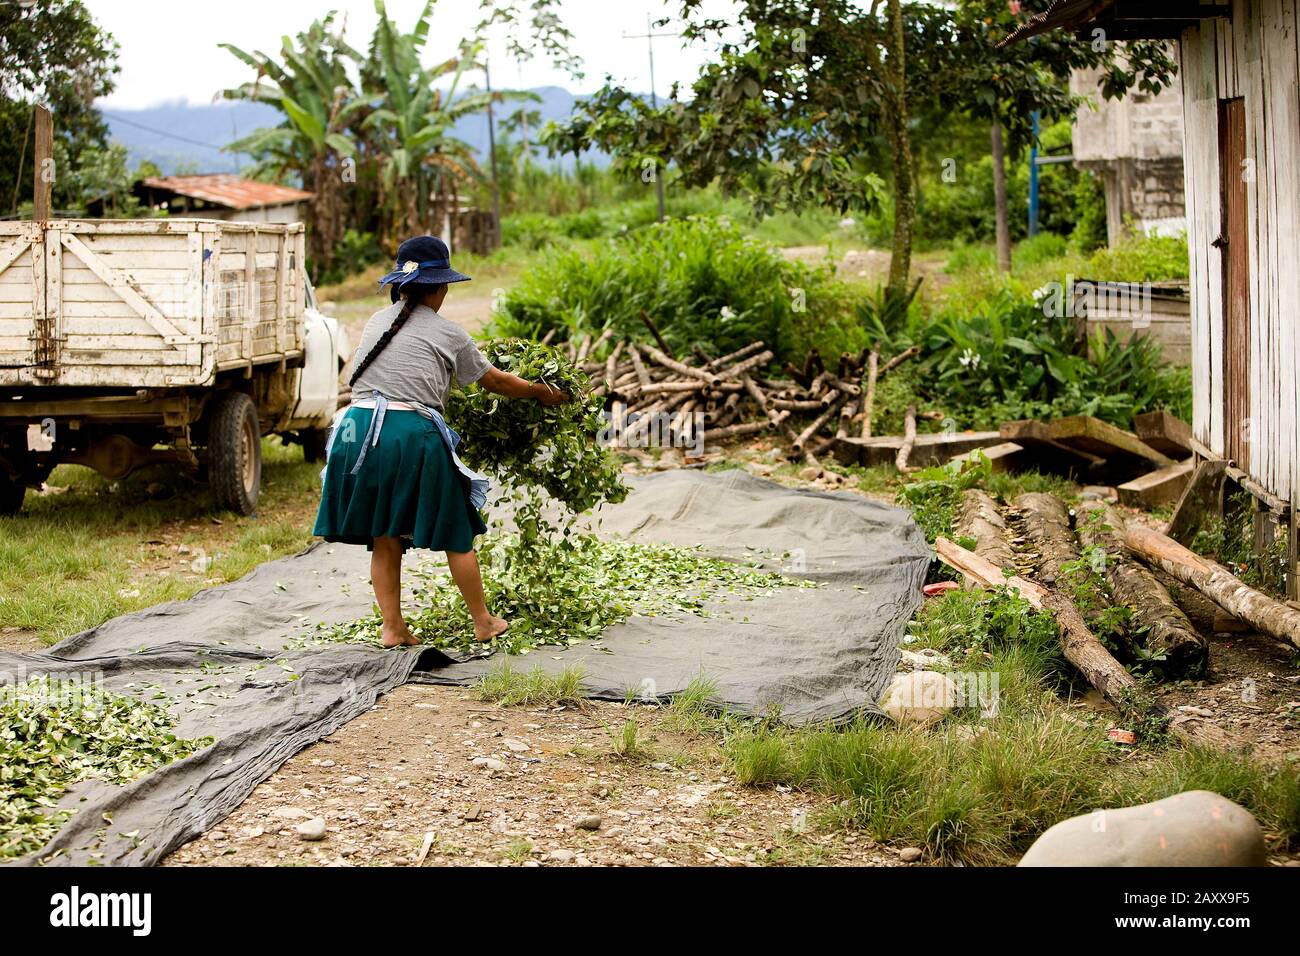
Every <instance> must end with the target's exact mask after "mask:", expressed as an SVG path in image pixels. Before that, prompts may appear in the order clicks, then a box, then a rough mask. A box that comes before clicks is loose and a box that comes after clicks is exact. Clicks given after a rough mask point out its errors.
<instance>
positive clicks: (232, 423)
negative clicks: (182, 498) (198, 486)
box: [208, 392, 262, 515]
mask: <svg viewBox="0 0 1300 956" xmlns="http://www.w3.org/2000/svg"><path fill="white" fill-rule="evenodd" d="M208 480H209V481H210V482H211V483H212V491H213V494H214V495H215V496H216V499H217V504H219V505H220V506H221V507H223V508H229V509H230V510H231V511H238V512H239V513H240V514H243V515H251V514H252V513H253V512H254V511H255V510H256V509H257V495H258V492H259V491H260V489H261V484H262V432H261V429H260V428H259V427H258V424H257V406H256V405H254V404H253V400H252V399H251V398H249V397H248V396H247V395H245V394H244V393H243V392H225V393H223V394H222V395H220V396H219V397H218V398H217V399H216V401H215V403H214V405H213V408H212V412H211V417H210V419H209V421H208Z"/></svg>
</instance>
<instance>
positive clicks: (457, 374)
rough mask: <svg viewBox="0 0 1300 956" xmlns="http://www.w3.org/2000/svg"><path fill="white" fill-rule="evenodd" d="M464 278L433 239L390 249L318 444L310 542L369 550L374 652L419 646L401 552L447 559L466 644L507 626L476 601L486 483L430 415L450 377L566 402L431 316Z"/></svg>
mask: <svg viewBox="0 0 1300 956" xmlns="http://www.w3.org/2000/svg"><path fill="white" fill-rule="evenodd" d="M468 279H469V276H467V275H462V274H461V273H459V272H456V271H455V270H454V269H452V268H451V259H450V255H449V253H448V250H447V245H446V243H444V242H443V241H442V240H441V239H438V238H436V237H434V236H417V237H415V238H413V239H407V240H406V241H405V242H403V243H402V245H401V246H400V247H399V248H398V250H397V269H396V270H394V271H393V272H390V273H389V274H388V275H386V276H384V277H383V278H382V279H380V280H379V281H380V284H381V285H387V286H389V291H390V294H391V296H392V300H393V305H392V306H390V307H388V308H385V309H381V310H380V311H378V312H376V313H375V314H374V315H373V316H372V317H371V318H370V321H369V322H367V323H366V328H365V331H364V332H363V333H362V335H361V343H360V344H359V345H358V346H357V351H356V356H357V357H356V358H354V360H353V362H354V364H353V370H352V378H351V384H352V403H351V404H350V405H349V406H348V407H347V408H346V409H345V410H344V411H343V413H342V414H341V415H340V416H339V417H338V418H336V420H335V426H334V431H333V435H332V436H331V439H330V444H329V457H328V459H327V461H326V465H325V471H324V473H323V476H324V489H323V491H322V494H321V503H320V510H319V512H318V513H317V515H316V527H315V529H314V533H315V534H318V535H320V536H321V537H322V538H324V539H325V540H326V541H339V542H343V543H345V544H364V545H366V547H368V548H370V549H371V552H372V554H371V558H370V579H371V582H372V583H373V585H374V588H375V598H376V600H377V601H378V603H379V610H380V613H381V614H382V615H383V619H384V627H383V643H384V646H385V647H397V646H399V645H402V644H418V643H419V641H418V640H417V639H416V638H415V636H414V635H412V634H411V632H410V630H409V629H408V628H407V626H406V622H405V621H404V620H403V619H402V606H401V586H402V553H403V552H404V551H405V550H406V549H407V548H408V547H416V548H431V549H433V550H436V551H446V552H447V564H448V566H449V567H450V568H451V576H452V578H453V580H455V582H456V586H457V587H458V588H460V593H461V596H462V597H463V598H464V599H465V604H466V606H467V607H468V608H469V612H470V616H471V617H472V618H473V620H474V637H475V638H476V639H477V640H480V641H490V640H492V639H493V638H494V637H497V636H498V635H500V634H502V633H503V632H504V631H505V630H506V628H507V627H508V626H509V625H508V624H507V623H506V621H505V620H503V619H502V618H499V617H496V616H495V615H493V614H492V613H491V612H490V611H489V610H488V608H487V603H486V601H485V600H484V598H483V579H482V577H481V576H480V574H479V566H478V557H477V556H476V555H475V553H474V538H475V536H476V535H480V534H482V533H483V532H484V531H486V530H487V528H486V526H485V525H484V524H483V519H482V517H480V515H479V513H478V509H479V508H481V507H482V506H483V504H484V502H485V501H486V498H487V479H486V478H484V477H483V476H482V475H479V474H476V473H475V472H472V471H470V470H469V469H468V468H466V467H465V465H464V463H463V462H461V460H460V459H459V458H458V457H457V456H456V452H455V450H456V444H457V443H458V442H459V440H460V438H459V436H458V435H457V434H456V433H455V432H454V431H452V430H451V428H450V427H448V425H447V423H446V421H445V420H444V419H443V417H442V412H443V409H444V408H445V406H446V401H447V393H448V391H449V390H450V389H451V385H452V382H453V380H454V381H455V383H456V384H458V385H469V384H471V383H473V382H478V383H479V385H481V386H482V387H483V388H485V389H487V390H488V391H490V392H495V393H496V394H498V395H503V396H505V397H506V398H532V399H536V400H537V401H539V402H541V403H542V404H544V405H558V404H560V403H561V402H564V401H567V400H568V396H567V395H566V394H564V392H562V391H560V390H559V389H556V388H552V387H551V386H549V385H546V384H545V383H542V382H528V381H525V380H524V379H522V378H519V377H518V376H517V375H511V374H510V373H509V372H503V371H501V370H500V369H498V368H495V367H493V365H492V364H491V363H490V362H489V361H488V360H487V358H485V357H484V355H483V353H482V352H480V351H479V349H478V346H476V345H475V344H474V340H473V339H471V338H470V336H469V333H468V332H466V331H465V330H464V329H462V328H461V327H460V326H459V325H456V324H455V323H454V322H449V321H447V320H446V319H444V318H442V317H441V316H440V315H438V310H439V309H440V308H441V307H442V303H443V300H444V299H445V298H446V297H447V287H448V285H449V284H450V283H452V282H465V281H467V280H468ZM399 301H400V304H399Z"/></svg>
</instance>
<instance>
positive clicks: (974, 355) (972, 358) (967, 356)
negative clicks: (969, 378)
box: [957, 349, 980, 371]
mask: <svg viewBox="0 0 1300 956" xmlns="http://www.w3.org/2000/svg"><path fill="white" fill-rule="evenodd" d="M957 361H958V362H960V363H961V364H962V367H963V368H968V369H971V370H972V371H974V370H975V369H977V368H979V367H980V356H979V353H978V352H973V351H971V350H970V349H967V350H966V351H964V352H962V353H961V358H959V359H957Z"/></svg>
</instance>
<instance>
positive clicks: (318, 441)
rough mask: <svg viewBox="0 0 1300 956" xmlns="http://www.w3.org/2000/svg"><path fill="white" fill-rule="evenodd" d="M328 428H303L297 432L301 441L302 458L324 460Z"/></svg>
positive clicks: (309, 460) (308, 460)
mask: <svg viewBox="0 0 1300 956" xmlns="http://www.w3.org/2000/svg"><path fill="white" fill-rule="evenodd" d="M329 437H330V430H329V429H328V428H304V429H303V430H302V431H300V432H299V433H298V439H299V440H300V441H301V442H302V459H303V461H306V462H309V463H310V462H314V461H324V460H325V446H326V442H327V441H328V440H329Z"/></svg>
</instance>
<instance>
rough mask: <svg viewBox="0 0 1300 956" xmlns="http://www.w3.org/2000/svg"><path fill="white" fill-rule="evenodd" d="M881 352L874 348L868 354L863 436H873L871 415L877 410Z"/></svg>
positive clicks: (863, 400)
mask: <svg viewBox="0 0 1300 956" xmlns="http://www.w3.org/2000/svg"><path fill="white" fill-rule="evenodd" d="M879 365H880V353H879V352H877V351H876V350H875V349H872V350H871V352H870V354H868V355H867V385H866V389H865V393H864V394H863V396H862V437H863V438H870V437H871V416H872V414H873V413H874V412H875V407H874V406H875V404H876V381H877V380H878V379H879V378H880V369H879Z"/></svg>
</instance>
